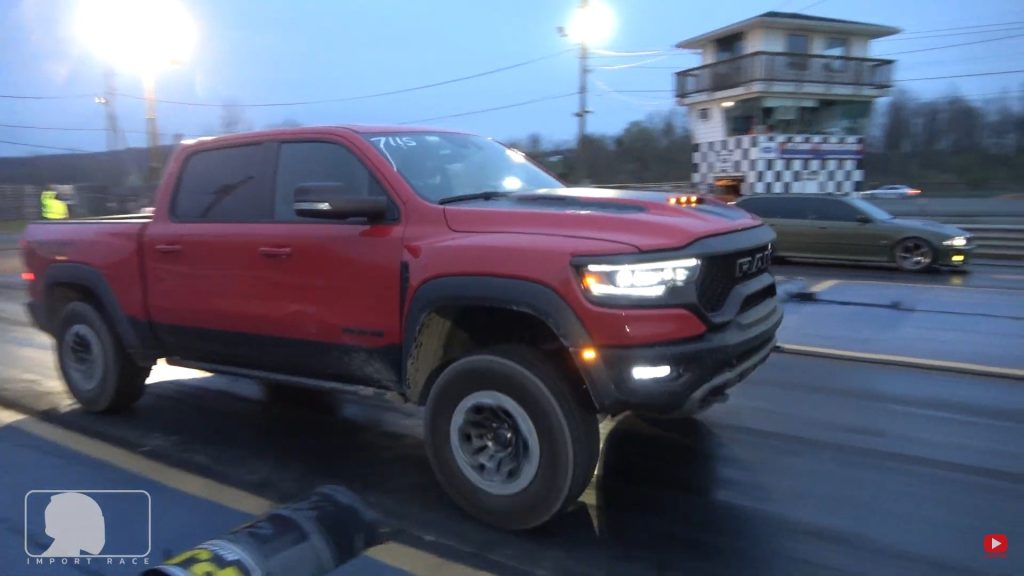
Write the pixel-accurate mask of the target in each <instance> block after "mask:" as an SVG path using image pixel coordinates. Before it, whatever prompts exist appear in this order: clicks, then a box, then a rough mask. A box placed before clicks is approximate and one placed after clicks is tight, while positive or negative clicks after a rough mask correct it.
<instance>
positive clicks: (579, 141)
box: [559, 0, 615, 182]
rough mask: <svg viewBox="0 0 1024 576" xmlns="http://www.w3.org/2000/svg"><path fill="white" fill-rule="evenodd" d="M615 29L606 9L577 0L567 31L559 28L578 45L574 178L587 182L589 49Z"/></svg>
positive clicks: (603, 6) (601, 5)
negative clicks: (577, 97) (586, 143)
mask: <svg viewBox="0 0 1024 576" xmlns="http://www.w3.org/2000/svg"><path fill="white" fill-rule="evenodd" d="M614 28H615V15H614V14H612V11H611V9H610V8H608V6H606V5H605V4H603V3H601V2H600V1H599V0H597V1H594V2H591V1H590V0H580V5H579V7H577V8H576V11H575V13H574V14H573V16H572V19H571V20H570V21H569V26H568V28H567V29H559V31H560V32H561V33H562V35H563V36H566V37H568V38H569V39H570V40H572V41H573V42H577V43H578V44H579V45H580V85H579V109H578V110H577V111H576V117H577V127H576V179H577V180H578V181H579V182H583V181H585V180H586V179H587V169H586V162H585V152H584V146H585V140H586V136H587V114H590V112H591V111H590V110H589V109H587V85H588V82H587V74H589V73H590V68H589V67H588V63H589V58H590V46H591V45H593V44H596V43H600V42H604V41H605V40H606V39H607V38H608V37H609V36H611V33H612V31H613V29H614Z"/></svg>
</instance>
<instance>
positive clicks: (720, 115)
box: [687, 101, 726, 142]
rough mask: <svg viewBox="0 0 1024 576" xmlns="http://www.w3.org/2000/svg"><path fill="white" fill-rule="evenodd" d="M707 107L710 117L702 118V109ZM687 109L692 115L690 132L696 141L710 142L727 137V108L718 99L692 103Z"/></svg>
mask: <svg viewBox="0 0 1024 576" xmlns="http://www.w3.org/2000/svg"><path fill="white" fill-rule="evenodd" d="M705 108H706V109H707V111H708V117H707V119H706V120H701V118H700V111H701V110H702V109H705ZM687 109H688V110H689V117H690V134H691V136H692V138H693V141H694V142H710V141H712V140H721V139H722V138H725V132H726V130H725V110H723V109H722V107H721V106H720V105H719V103H718V101H714V102H703V103H701V104H691V105H690V106H688V107H687Z"/></svg>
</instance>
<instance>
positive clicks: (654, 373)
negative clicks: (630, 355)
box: [633, 366, 672, 380]
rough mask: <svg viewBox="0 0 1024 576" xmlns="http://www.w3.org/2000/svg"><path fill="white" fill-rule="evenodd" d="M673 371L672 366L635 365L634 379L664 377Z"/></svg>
mask: <svg viewBox="0 0 1024 576" xmlns="http://www.w3.org/2000/svg"><path fill="white" fill-rule="evenodd" d="M671 371H672V368H671V367H670V366H633V380H651V379H653V378H664V377H665V376H668V374H669V372H671Z"/></svg>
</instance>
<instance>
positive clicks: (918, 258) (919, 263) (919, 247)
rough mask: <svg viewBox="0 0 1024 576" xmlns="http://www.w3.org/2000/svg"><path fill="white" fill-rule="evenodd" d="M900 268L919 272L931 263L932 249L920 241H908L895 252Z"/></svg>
mask: <svg viewBox="0 0 1024 576" xmlns="http://www.w3.org/2000/svg"><path fill="white" fill-rule="evenodd" d="M896 258H897V260H898V261H899V265H900V267H901V268H904V269H907V270H920V269H921V268H924V267H925V266H927V265H929V264H931V263H932V249H931V248H930V247H929V246H928V245H927V244H925V243H924V242H923V241H921V240H908V241H906V242H903V243H902V244H900V246H899V248H898V249H897V250H896Z"/></svg>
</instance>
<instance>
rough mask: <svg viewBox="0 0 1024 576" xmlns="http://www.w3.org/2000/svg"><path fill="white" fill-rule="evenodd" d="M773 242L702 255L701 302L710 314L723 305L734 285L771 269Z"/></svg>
mask: <svg viewBox="0 0 1024 576" xmlns="http://www.w3.org/2000/svg"><path fill="white" fill-rule="evenodd" d="M769 250H770V245H768V244H765V245H763V246H758V247H757V248H750V249H747V250H743V251H740V252H733V253H731V254H719V255H716V256H706V257H704V258H702V259H701V266H700V278H699V279H698V280H697V303H698V304H700V307H701V308H702V309H703V310H704V311H705V312H707V313H709V314H714V313H715V312H718V311H719V310H721V309H722V306H724V305H725V301H726V300H728V299H729V294H731V293H732V289H733V288H735V287H736V285H737V284H739V283H741V282H746V281H747V280H749V279H751V278H754V277H756V276H758V275H760V274H764V273H765V272H767V271H768V267H769V266H768V264H769V262H768V260H770V252H769Z"/></svg>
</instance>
